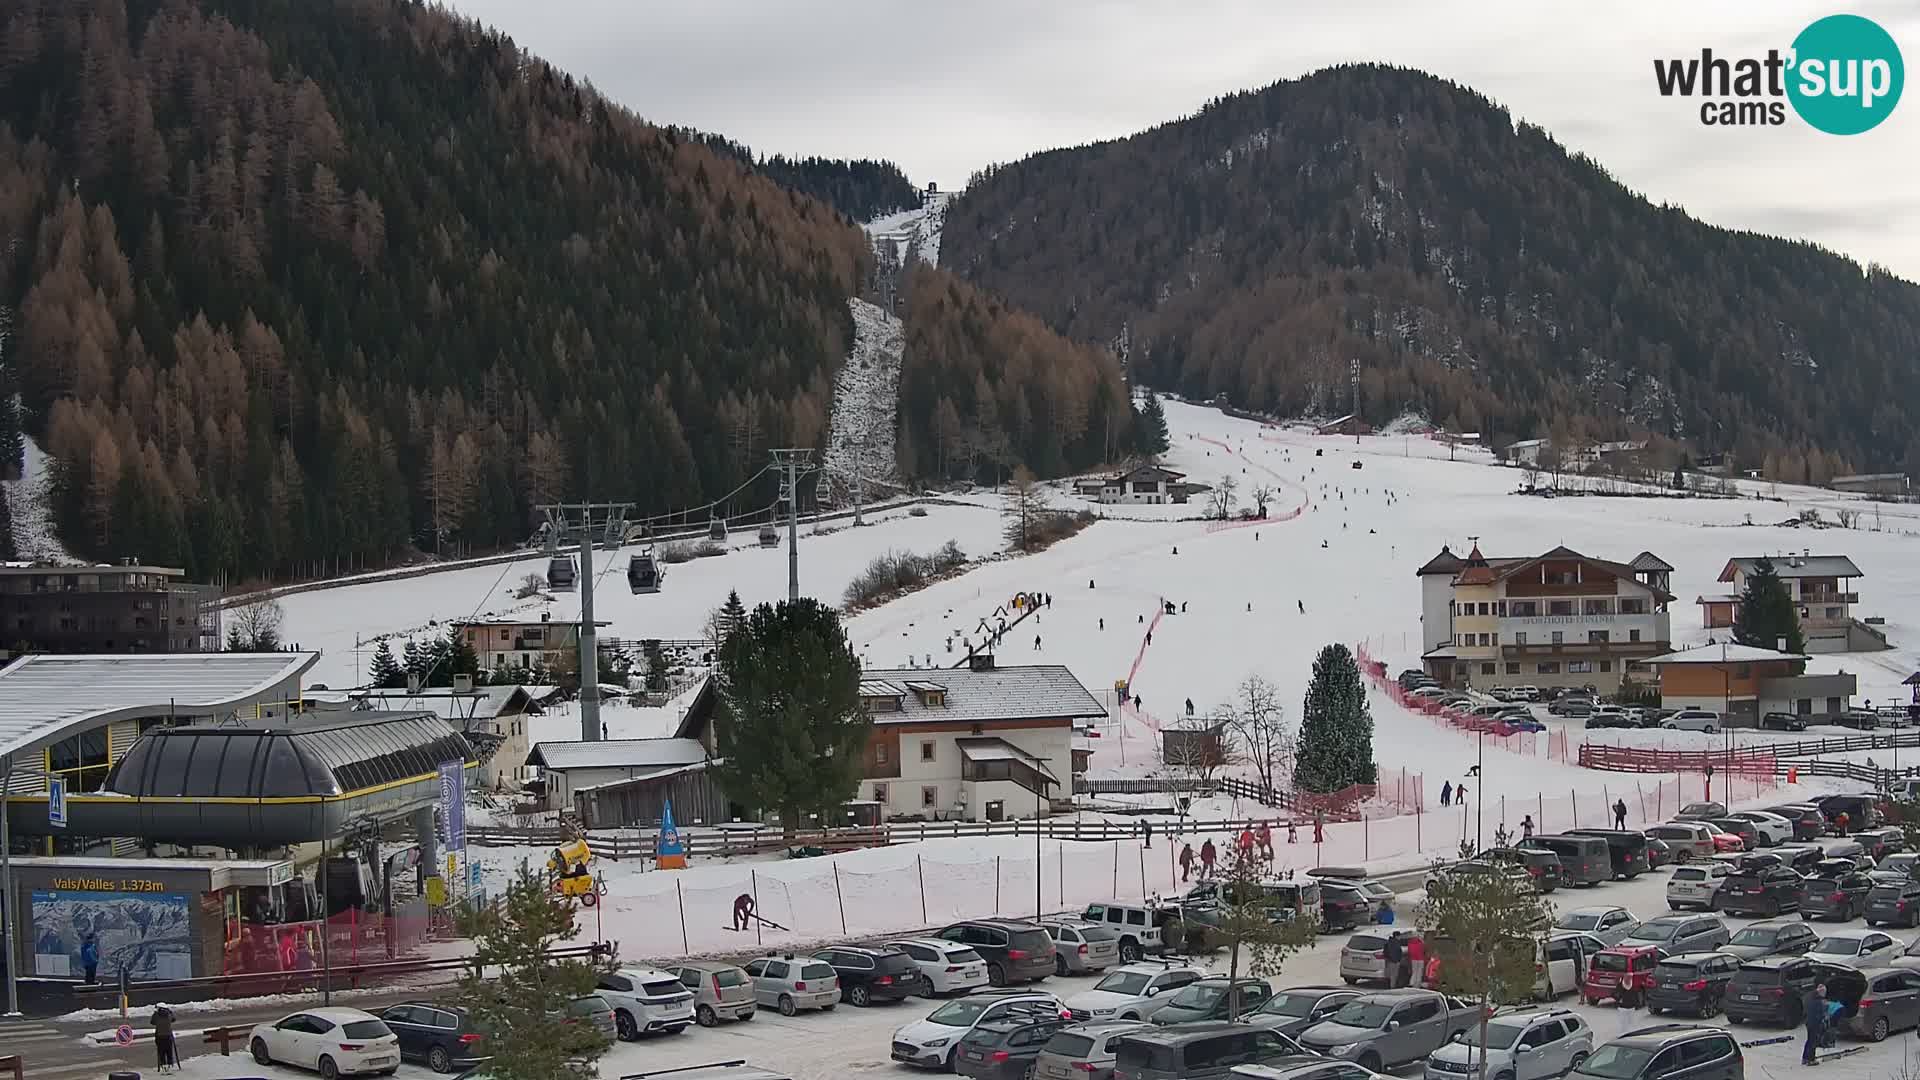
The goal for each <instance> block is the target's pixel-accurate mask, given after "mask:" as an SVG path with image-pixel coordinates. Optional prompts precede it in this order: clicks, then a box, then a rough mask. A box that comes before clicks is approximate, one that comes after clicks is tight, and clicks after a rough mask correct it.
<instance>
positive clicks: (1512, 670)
mask: <svg viewBox="0 0 1920 1080" xmlns="http://www.w3.org/2000/svg"><path fill="white" fill-rule="evenodd" d="M1507 674H1509V675H1518V674H1520V665H1519V664H1508V665H1507Z"/></svg>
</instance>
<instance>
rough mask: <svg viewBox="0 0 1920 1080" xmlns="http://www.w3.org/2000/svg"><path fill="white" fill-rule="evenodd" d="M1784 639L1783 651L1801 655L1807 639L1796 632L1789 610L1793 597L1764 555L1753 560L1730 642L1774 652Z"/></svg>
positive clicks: (1796, 620)
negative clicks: (1751, 570)
mask: <svg viewBox="0 0 1920 1080" xmlns="http://www.w3.org/2000/svg"><path fill="white" fill-rule="evenodd" d="M1782 638H1784V639H1786V649H1785V651H1786V652H1790V653H1801V652H1805V651H1806V648H1807V639H1806V636H1805V635H1804V634H1802V633H1801V632H1800V616H1799V613H1797V612H1796V611H1794V609H1793V597H1792V596H1789V595H1788V594H1787V583H1786V582H1784V581H1782V580H1780V574H1779V571H1777V570H1776V569H1774V565H1773V560H1772V559H1769V558H1767V557H1765V556H1761V557H1760V558H1759V559H1756V560H1754V564H1753V572H1752V573H1749V574H1748V575H1747V586H1746V588H1745V589H1744V590H1742V591H1741V593H1740V616H1739V618H1737V619H1735V620H1734V622H1733V640H1735V641H1737V642H1739V643H1740V644H1742V645H1751V646H1754V647H1755V648H1760V649H1778V648H1780V641H1781V639H1782Z"/></svg>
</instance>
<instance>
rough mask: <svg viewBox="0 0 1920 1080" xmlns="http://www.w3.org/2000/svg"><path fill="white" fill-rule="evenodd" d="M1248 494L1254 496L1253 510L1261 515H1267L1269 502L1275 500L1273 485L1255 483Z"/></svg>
mask: <svg viewBox="0 0 1920 1080" xmlns="http://www.w3.org/2000/svg"><path fill="white" fill-rule="evenodd" d="M1247 494H1248V495H1250V496H1252V497H1253V512H1254V513H1256V514H1258V515H1260V516H1261V517H1266V516H1267V504H1268V503H1270V502H1272V501H1273V495H1274V491H1273V485H1272V484H1255V485H1254V486H1253V490H1252V491H1250V492H1248V493H1247Z"/></svg>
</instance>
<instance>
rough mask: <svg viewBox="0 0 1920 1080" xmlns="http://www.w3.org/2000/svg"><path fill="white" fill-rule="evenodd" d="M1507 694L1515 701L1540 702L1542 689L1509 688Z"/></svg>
mask: <svg viewBox="0 0 1920 1080" xmlns="http://www.w3.org/2000/svg"><path fill="white" fill-rule="evenodd" d="M1507 694H1508V695H1509V696H1510V697H1512V698H1513V700H1515V701H1539V700H1540V688H1539V687H1537V686H1512V687H1508V688H1507Z"/></svg>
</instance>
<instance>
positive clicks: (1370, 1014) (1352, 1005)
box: [1329, 1001, 1393, 1028]
mask: <svg viewBox="0 0 1920 1080" xmlns="http://www.w3.org/2000/svg"><path fill="white" fill-rule="evenodd" d="M1392 1015H1393V1006H1392V1005H1388V1004H1385V1003H1382V1002H1378V1001H1349V1002H1347V1003H1346V1004H1345V1005H1342V1006H1340V1011H1339V1012H1337V1013H1334V1014H1333V1016H1332V1017H1330V1018H1329V1019H1331V1020H1332V1021H1333V1022H1334V1023H1336V1024H1345V1025H1347V1026H1348V1027H1356V1028H1377V1027H1380V1026H1382V1025H1384V1024H1385V1023H1386V1022H1387V1017H1389V1016H1392Z"/></svg>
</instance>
